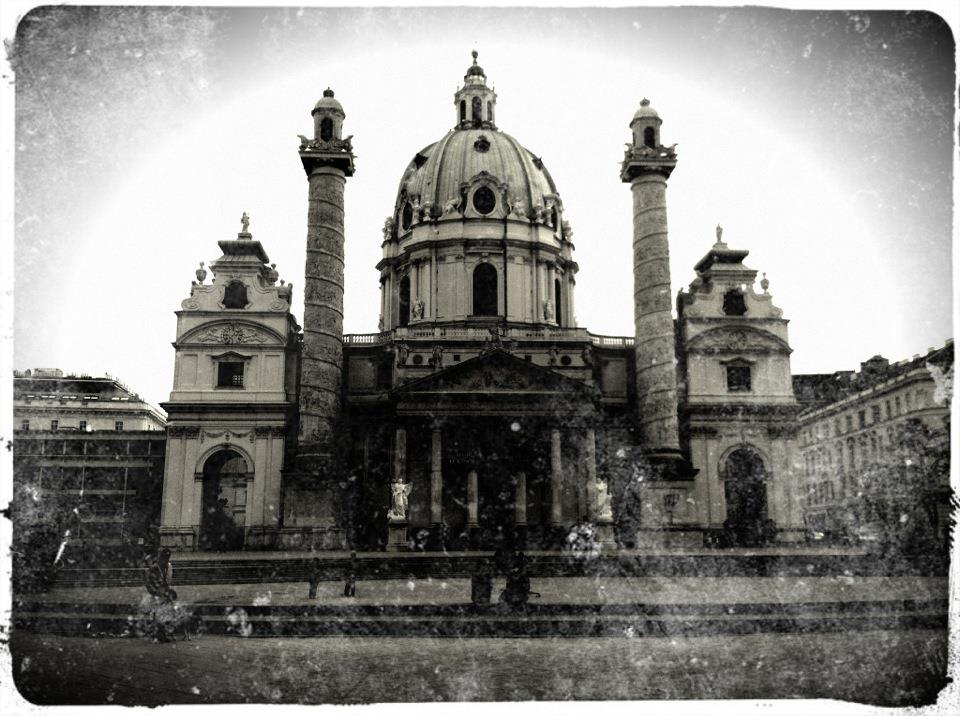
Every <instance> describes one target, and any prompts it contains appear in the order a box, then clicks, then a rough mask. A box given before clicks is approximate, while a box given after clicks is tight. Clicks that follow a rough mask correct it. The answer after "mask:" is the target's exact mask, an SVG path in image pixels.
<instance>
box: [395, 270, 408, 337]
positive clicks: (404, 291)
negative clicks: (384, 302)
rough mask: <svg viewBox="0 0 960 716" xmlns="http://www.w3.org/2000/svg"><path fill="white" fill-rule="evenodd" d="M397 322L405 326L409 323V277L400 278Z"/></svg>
mask: <svg viewBox="0 0 960 716" xmlns="http://www.w3.org/2000/svg"><path fill="white" fill-rule="evenodd" d="M398 303H399V311H398V315H397V323H399V324H400V326H401V327H402V326H406V325H407V324H408V323H410V277H409V276H404V277H403V278H402V279H400V300H399V302H398Z"/></svg>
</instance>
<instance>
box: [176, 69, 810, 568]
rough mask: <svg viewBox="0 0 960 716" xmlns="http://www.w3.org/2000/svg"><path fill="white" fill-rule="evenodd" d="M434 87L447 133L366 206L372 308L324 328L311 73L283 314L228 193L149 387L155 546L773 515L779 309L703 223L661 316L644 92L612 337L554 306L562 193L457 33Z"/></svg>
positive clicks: (785, 397) (414, 536)
mask: <svg viewBox="0 0 960 716" xmlns="http://www.w3.org/2000/svg"><path fill="white" fill-rule="evenodd" d="M453 104H454V112H455V115H454V127H453V129H451V130H450V131H449V132H448V133H447V134H446V135H445V136H444V137H442V138H441V139H440V140H439V141H437V142H435V143H433V144H430V145H429V146H427V147H424V148H423V149H421V150H420V151H418V152H417V153H416V154H414V156H413V158H412V160H411V161H410V163H409V164H408V166H407V167H406V168H405V170H404V172H403V176H402V178H401V181H400V186H399V189H398V192H397V196H396V201H395V203H394V206H393V210H392V212H391V213H390V215H389V217H388V218H387V219H386V221H385V224H384V227H383V241H382V249H383V257H382V259H381V261H380V262H379V263H378V264H377V270H378V272H379V284H380V300H381V312H380V325H379V330H378V332H376V333H371V334H363V335H344V334H343V331H342V319H343V266H344V263H343V261H344V241H345V237H344V228H343V226H344V223H343V214H344V209H343V196H344V191H345V188H346V184H347V181H348V179H349V178H350V177H351V176H352V175H353V173H354V156H353V151H352V149H353V148H352V137H344V136H343V122H344V120H345V116H346V115H345V112H344V110H343V107H342V106H341V104H340V102H339V101H338V100H337V99H336V98H335V97H334V93H333V92H332V91H330V90H327V91H325V92H324V93H323V97H322V98H321V99H320V101H318V102H317V104H316V106H315V107H314V109H313V111H312V116H313V120H314V122H313V124H314V126H313V135H312V137H306V136H301V137H300V140H301V143H300V148H299V156H300V158H301V160H302V164H303V168H304V171H305V173H306V176H307V185H308V209H307V252H306V267H305V276H304V279H305V280H304V288H303V290H304V304H305V308H304V316H303V327H302V330H301V328H300V326H299V325H298V322H297V320H296V319H295V317H294V316H293V315H292V314H291V312H290V303H291V296H292V286H291V285H289V284H285V283H284V282H280V283H279V284H278V276H277V272H276V270H275V267H274V266H273V265H271V264H270V263H269V258H268V256H267V254H266V252H265V250H264V247H263V246H262V245H261V244H260V243H259V242H258V241H256V240H254V239H253V237H252V235H251V234H250V233H249V230H248V219H247V218H246V215H244V220H243V230H242V231H241V233H240V234H239V235H238V237H237V238H236V239H235V240H227V241H221V242H219V247H220V250H221V251H222V256H221V257H220V258H219V259H217V260H216V261H215V262H213V263H212V264H211V265H210V266H209V269H210V272H211V273H212V282H207V280H206V279H207V275H208V274H207V271H206V269H205V268H204V267H203V265H201V267H200V269H198V271H197V281H195V282H194V285H193V286H192V287H191V293H190V296H189V297H188V298H187V299H185V300H184V301H183V303H182V306H181V310H180V311H178V312H177V316H178V319H177V337H176V341H175V342H174V348H175V354H176V369H175V376H174V386H173V391H172V392H171V396H170V400H169V401H168V402H167V403H165V404H164V405H163V407H164V408H165V410H166V411H167V413H168V416H169V423H168V436H169V437H168V441H167V453H166V463H165V465H166V467H165V478H164V488H163V505H162V514H161V541H162V543H163V544H165V545H167V546H170V547H172V548H175V549H182V550H195V549H239V548H247V549H262V548H284V549H345V548H350V549H361V550H375V549H390V550H406V549H427V550H434V549H436V550H440V549H491V548H495V547H497V546H501V545H505V544H509V545H513V546H521V547H527V548H531V549H532V548H545V549H554V548H560V547H562V546H563V545H564V544H565V542H566V540H567V537H568V535H569V534H570V533H571V530H573V529H574V528H578V527H579V528H581V529H586V533H588V534H589V535H591V537H592V539H593V540H595V542H596V543H599V544H603V545H608V546H610V547H614V546H621V547H645V546H657V547H660V546H666V547H670V546H682V547H687V546H689V547H697V546H702V545H704V544H719V545H723V544H738V545H757V544H769V543H774V542H779V541H793V540H796V539H800V538H801V537H802V525H803V520H802V515H801V512H800V500H799V494H798V491H799V487H798V484H799V473H798V472H797V470H798V458H797V444H796V415H797V412H798V410H799V408H798V405H797V402H796V400H795V399H794V396H793V390H792V385H791V371H790V347H789V342H788V339H787V321H786V319H784V318H783V316H782V312H781V311H780V309H778V308H776V307H775V306H774V305H773V303H772V300H771V296H770V294H769V292H768V290H767V288H768V283H767V282H766V279H765V278H764V280H763V281H761V283H760V286H761V291H760V292H757V291H756V290H755V289H754V282H755V278H756V272H755V271H753V270H751V269H749V268H747V267H746V266H745V265H744V264H743V259H744V258H745V257H746V256H747V252H746V251H738V250H734V249H730V248H729V247H728V246H727V245H726V244H725V243H724V242H723V241H722V235H721V230H720V228H719V227H718V230H717V241H716V243H715V244H714V245H713V246H712V247H711V248H710V250H709V251H708V252H707V254H706V255H705V256H704V258H703V259H702V260H701V261H700V262H699V263H698V264H697V266H696V267H695V270H696V278H695V279H694V280H693V283H691V284H690V286H689V288H688V289H687V290H684V291H681V292H680V293H679V296H678V298H677V303H676V310H677V318H676V319H674V317H673V309H674V305H673V301H672V298H671V297H672V295H673V294H672V290H671V277H670V270H669V241H668V233H667V209H666V187H667V181H668V179H669V177H670V174H671V172H672V171H673V169H674V168H675V166H676V163H677V156H676V153H675V151H674V149H673V147H669V146H664V145H663V144H662V142H661V138H660V129H661V124H662V121H661V119H660V117H659V115H658V114H657V112H656V111H655V110H654V109H653V108H652V107H651V106H650V103H649V102H648V101H647V100H644V101H643V102H642V103H641V106H640V108H639V109H638V111H637V112H636V114H635V115H634V117H633V119H632V120H631V122H630V130H631V142H630V144H629V145H628V148H627V150H626V152H625V155H624V157H623V161H622V164H621V179H622V181H623V182H624V183H625V184H627V185H629V187H630V191H631V193H632V195H633V239H632V240H633V264H634V266H633V269H634V318H635V325H634V334H633V335H632V336H600V335H595V334H592V333H590V332H589V331H588V330H587V329H586V328H583V327H579V326H577V325H576V323H575V320H574V315H575V292H576V276H577V272H578V269H579V267H578V265H577V262H576V260H575V256H574V248H575V246H574V241H573V236H574V234H573V230H572V228H571V225H570V222H569V220H568V219H567V217H566V216H565V214H564V207H563V201H562V199H561V197H560V193H559V191H558V189H557V186H556V185H555V183H554V181H553V179H552V177H551V176H550V173H549V172H548V170H547V168H546V167H545V166H544V164H543V162H542V161H541V159H540V158H539V157H538V156H537V155H535V154H534V153H532V152H531V151H530V150H528V149H526V148H525V147H524V146H523V145H521V144H520V143H519V142H518V141H517V140H516V139H514V138H513V137H512V136H510V135H509V134H507V133H505V132H503V131H502V130H500V129H499V128H498V126H497V124H496V106H497V96H496V94H495V92H494V91H493V90H492V89H491V88H490V87H489V86H488V84H487V77H486V74H485V72H484V70H483V69H482V68H481V67H480V66H479V65H478V64H477V57H476V53H474V60H473V64H472V65H471V66H470V67H469V68H468V70H467V73H466V75H465V77H464V84H463V86H462V87H461V88H459V89H458V90H457V92H456V94H455V96H454V103H453ZM623 240H624V241H626V240H627V237H623ZM624 298H626V297H624ZM581 533H582V532H581Z"/></svg>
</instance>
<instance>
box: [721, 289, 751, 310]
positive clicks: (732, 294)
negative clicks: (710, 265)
mask: <svg viewBox="0 0 960 716" xmlns="http://www.w3.org/2000/svg"><path fill="white" fill-rule="evenodd" d="M746 312H747V304H746V303H745V302H744V300H743V294H742V293H741V292H740V291H738V290H737V289H735V288H732V289H730V290H729V291H727V292H726V293H725V294H723V313H724V315H725V316H742V315H744V314H745V313H746Z"/></svg>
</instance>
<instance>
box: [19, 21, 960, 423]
mask: <svg viewBox="0 0 960 716" xmlns="http://www.w3.org/2000/svg"><path fill="white" fill-rule="evenodd" d="M9 39H10V38H8V40H9ZM472 49H476V50H477V51H478V52H479V62H480V64H481V65H482V66H483V67H484V69H485V70H486V74H487V77H488V82H489V83H491V84H493V85H494V86H495V88H496V91H497V94H498V101H497V122H498V126H499V128H500V129H501V130H503V131H505V132H507V133H509V134H511V135H512V136H514V137H516V138H517V139H518V140H519V141H520V142H521V143H522V144H523V145H524V146H526V147H528V148H529V149H531V150H532V151H533V152H534V153H535V154H536V155H538V156H540V157H542V159H543V162H544V164H545V165H546V167H547V168H548V169H549V171H550V173H551V174H552V176H553V178H554V180H555V182H556V184H557V187H558V189H559V193H560V196H561V197H562V199H563V204H564V208H565V218H566V219H567V220H569V221H570V223H571V225H572V227H573V229H574V232H575V236H574V243H575V245H576V251H575V254H574V256H575V259H576V260H577V262H578V263H579V266H580V272H579V274H578V276H577V288H576V291H577V293H576V310H577V315H576V319H577V322H578V325H580V326H584V327H586V328H587V329H589V330H590V331H591V332H593V333H599V334H607V335H630V334H632V331H633V303H632V292H633V286H632V281H633V277H632V270H631V241H632V225H631V196H630V190H629V187H628V186H627V185H625V184H622V183H621V182H620V179H619V163H620V161H621V159H622V156H623V145H624V143H625V142H627V141H629V139H630V130H629V122H630V119H631V117H632V116H633V113H634V111H635V110H636V109H637V107H638V106H639V103H640V100H641V99H642V98H644V97H648V98H649V99H650V100H651V102H652V104H653V106H654V107H655V108H656V109H657V110H658V111H659V113H660V115H661V117H662V118H663V127H662V130H661V137H662V140H663V142H664V144H668V145H669V144H673V143H674V142H676V143H677V145H678V146H677V154H678V166H677V168H676V170H675V171H674V173H673V175H672V177H671V178H670V181H669V189H668V192H667V202H668V216H669V227H670V251H671V273H672V288H673V291H674V293H676V292H677V291H678V290H679V289H680V288H682V287H685V286H686V285H688V284H689V283H690V281H691V280H692V279H693V278H694V272H693V265H694V264H695V263H696V262H697V260H698V259H699V258H700V257H701V256H703V255H704V254H705V253H706V252H707V251H708V250H709V248H710V246H711V245H712V243H713V242H714V240H715V233H714V228H715V226H716V225H717V224H718V223H719V224H721V225H722V226H723V228H724V234H723V236H724V240H725V241H726V242H727V243H728V244H729V245H730V246H731V247H733V248H742V249H748V250H749V251H750V255H749V257H748V258H747V260H746V264H747V265H748V266H750V267H751V268H754V269H756V270H758V271H761V272H766V273H767V277H768V279H769V280H770V292H771V293H772V295H773V299H774V303H775V305H777V306H779V307H780V308H782V309H783V311H784V317H785V318H787V319H789V320H790V324H789V335H790V342H791V345H792V347H793V349H794V352H793V355H792V357H791V360H792V368H793V372H794V373H795V374H797V373H811V372H833V371H835V370H849V369H856V368H857V367H858V366H859V364H860V362H861V361H864V360H866V359H867V358H869V357H870V356H872V355H874V354H877V353H880V354H882V355H884V356H886V357H887V358H889V359H891V360H900V359H903V358H909V357H911V356H912V355H913V354H916V353H922V352H925V351H926V350H927V348H928V347H931V346H939V345H942V344H943V342H944V340H945V339H947V338H949V337H952V335H953V325H954V324H953V320H954V319H953V313H952V311H953V289H952V272H953V269H952V265H953V262H952V251H953V245H952V244H953V240H954V238H953V229H952V220H953V209H952V198H953V195H954V188H953V156H954V152H955V148H954V137H953V123H954V102H955V100H954V86H955V84H956V75H955V58H954V51H955V46H954V40H953V36H952V33H951V32H950V30H949V28H948V27H947V25H946V24H945V23H944V22H943V21H942V20H941V19H940V18H939V17H938V16H937V15H934V14H931V13H926V12H911V13H904V12H873V11H869V12H867V11H857V12H839V11H791V10H775V9H763V8H734V7H722V8H661V9H655V8H629V9H574V8H561V9H557V8H527V9H507V8H495V9H494V8H479V7H477V8H425V9H424V8H382V9H363V8H353V9H324V8H222V7H220V8H190V7H188V8H184V7H179V8H155V7H154V8H145V7H108V8H95V7H93V8H92V7H46V8H40V9H37V10H34V11H32V12H31V13H30V14H29V15H28V16H27V17H26V18H25V19H24V20H22V21H21V23H20V25H19V27H18V29H17V36H16V38H15V41H14V42H13V43H12V45H11V46H10V51H11V55H10V64H11V67H12V70H13V74H14V76H15V79H16V85H15V90H14V91H15V100H16V108H15V127H14V128H13V131H14V135H13V147H12V155H13V158H14V160H15V169H14V180H15V182H14V187H13V190H12V192H11V191H10V189H9V188H5V189H4V192H5V194H4V198H9V196H10V194H11V193H12V194H13V198H14V217H13V222H14V255H13V258H14V281H15V283H14V298H15V303H14V315H13V324H14V325H13V328H14V343H13V363H14V367H15V368H17V369H27V368H38V367H58V368H62V369H64V370H66V371H69V372H75V373H80V372H85V373H89V374H92V375H102V374H104V373H109V374H111V375H114V376H117V377H120V378H121V379H122V380H124V382H126V383H127V384H128V385H129V386H130V387H131V388H132V389H133V390H135V391H136V392H138V393H139V394H140V395H142V396H143V397H144V398H146V399H147V400H149V401H150V402H152V403H154V404H157V403H160V402H161V401H164V400H166V399H167V398H168V397H169V392H170V389H171V387H172V380H173V356H174V351H173V348H172V346H171V342H172V341H173V340H174V338H175V328H176V318H175V315H174V311H176V310H177V309H179V307H180V302H181V301H182V300H183V299H185V298H187V297H188V296H189V292H190V281H191V279H192V278H193V277H194V275H193V274H194V270H195V269H196V268H197V264H198V262H200V261H204V262H206V263H210V262H211V261H213V260H215V259H216V258H217V257H218V256H219V251H218V249H217V241H219V240H222V239H230V238H233V237H235V235H236V232H238V231H239V230H240V222H239V219H240V215H241V214H242V212H244V211H246V212H248V213H249V215H250V217H251V222H250V230H251V232H252V233H253V234H254V238H256V239H257V240H259V241H261V242H262V243H263V245H264V247H265V249H266V251H267V253H268V254H269V255H270V258H271V261H273V262H275V263H276V264H277V268H278V270H279V271H280V276H281V278H283V279H285V280H287V281H288V282H292V283H293V285H294V308H293V310H294V313H295V314H296V315H297V316H298V318H299V317H301V316H302V290H301V289H302V286H303V266H304V246H305V236H306V210H307V203H306V196H307V194H306V192H307V184H306V178H305V176H304V174H303V170H302V168H301V165H300V161H299V158H298V154H297V149H298V146H299V141H298V139H297V134H310V133H311V131H312V120H311V117H310V110H311V108H312V107H313V104H314V103H315V102H316V100H317V99H318V98H319V97H320V96H321V94H322V91H323V89H324V88H326V87H327V86H330V87H332V88H333V89H334V90H335V91H336V96H337V99H339V100H340V101H341V102H342V104H343V106H344V109H345V111H346V114H347V117H346V121H345V124H344V134H345V135H347V134H352V135H353V145H354V152H355V154H356V157H357V158H356V174H355V175H354V176H353V177H352V178H350V179H348V181H347V187H346V275H345V290H346V296H345V317H344V330H345V332H347V333H368V332H374V331H376V330H377V320H378V311H379V294H378V274H377V271H376V270H375V268H374V266H375V264H376V263H377V261H378V260H379V259H380V256H381V254H380V241H381V228H382V226H383V221H384V219H385V218H386V217H387V215H388V214H390V212H391V211H392V209H393V205H394V200H395V197H396V192H397V188H398V184H399V181H400V178H401V176H402V173H403V171H404V169H405V167H406V165H407V163H408V162H409V161H410V159H411V158H412V157H413V155H414V154H415V153H416V152H417V151H418V150H420V149H421V148H423V147H425V146H427V145H429V144H431V143H432V142H435V141H437V140H438V139H440V138H441V137H442V136H443V135H444V134H445V133H446V132H447V131H448V130H449V129H450V128H451V127H452V126H453V124H454V122H455V110H454V106H453V93H454V91H455V90H456V88H457V86H458V83H460V82H462V79H463V75H464V72H465V71H466V68H467V66H468V65H469V64H470V59H471V58H470V51H471V50H472ZM759 278H760V277H759V276H758V279H759Z"/></svg>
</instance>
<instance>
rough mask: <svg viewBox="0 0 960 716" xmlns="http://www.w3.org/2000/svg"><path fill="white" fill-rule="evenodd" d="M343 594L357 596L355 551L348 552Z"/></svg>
mask: <svg viewBox="0 0 960 716" xmlns="http://www.w3.org/2000/svg"><path fill="white" fill-rule="evenodd" d="M343 596H345V597H355V596H357V553H356V552H353V551H351V552H350V564H349V566H348V567H347V578H346V580H345V581H344V583H343Z"/></svg>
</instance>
